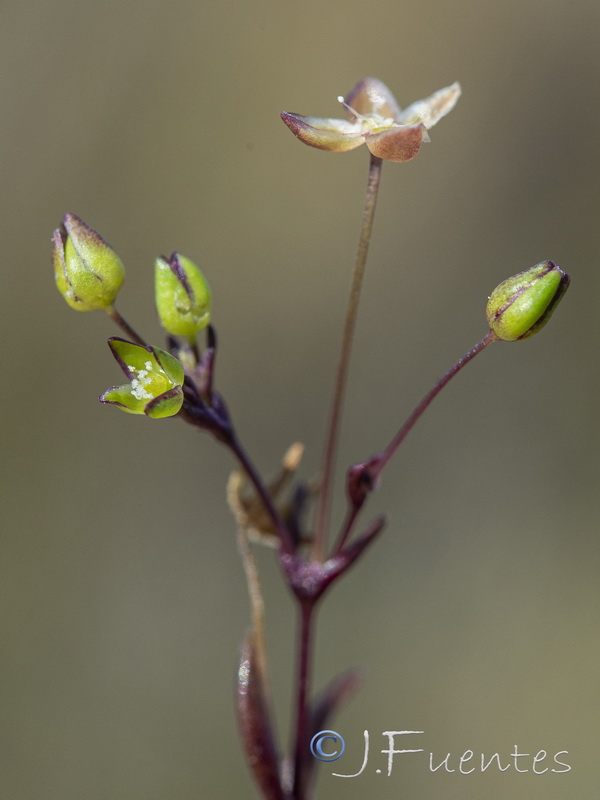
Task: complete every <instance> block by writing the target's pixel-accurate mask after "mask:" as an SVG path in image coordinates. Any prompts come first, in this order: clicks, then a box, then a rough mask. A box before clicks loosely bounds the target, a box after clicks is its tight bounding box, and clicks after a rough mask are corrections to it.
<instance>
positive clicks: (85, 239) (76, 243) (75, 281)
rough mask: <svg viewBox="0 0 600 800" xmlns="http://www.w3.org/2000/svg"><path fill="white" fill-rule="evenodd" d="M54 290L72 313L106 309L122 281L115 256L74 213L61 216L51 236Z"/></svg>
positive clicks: (120, 269)
mask: <svg viewBox="0 0 600 800" xmlns="http://www.w3.org/2000/svg"><path fill="white" fill-rule="evenodd" d="M52 261H53V265H54V278H55V280H56V286H57V287H58V291H59V292H60V293H61V294H62V296H63V297H64V298H65V300H66V301H67V303H68V304H69V305H70V306H71V308H74V309H75V310H76V311H95V310H96V309H109V308H110V307H111V306H112V304H113V303H114V301H115V298H116V296H117V294H118V293H119V289H120V288H121V286H122V285H123V280H124V278H125V268H124V267H123V263H122V262H121V259H120V258H119V256H118V255H117V254H116V253H115V251H114V250H112V248H110V247H109V246H108V244H107V243H106V242H105V241H104V239H103V238H102V237H101V236H100V234H99V233H97V232H96V231H95V230H93V228H90V227H89V226H88V225H86V224H85V222H84V221H83V220H82V219H80V218H79V217H77V216H75V214H65V216H64V218H63V224H62V226H61V227H60V228H58V229H57V230H55V231H54V233H53V234H52Z"/></svg>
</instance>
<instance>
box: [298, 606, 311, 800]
mask: <svg viewBox="0 0 600 800" xmlns="http://www.w3.org/2000/svg"><path fill="white" fill-rule="evenodd" d="M299 603H300V636H299V641H298V656H299V658H298V668H297V670H298V671H297V675H296V679H297V687H296V688H297V693H296V735H295V746H294V785H293V789H292V797H293V799H294V800H307V798H306V795H305V791H306V777H307V770H306V768H305V767H306V760H307V758H310V757H311V756H310V752H309V747H308V745H309V741H308V737H309V734H310V730H309V725H310V722H311V716H312V715H311V711H310V672H311V666H312V641H313V632H314V631H313V620H314V613H315V611H316V604H315V601H314V600H313V599H307V600H306V599H305V600H299Z"/></svg>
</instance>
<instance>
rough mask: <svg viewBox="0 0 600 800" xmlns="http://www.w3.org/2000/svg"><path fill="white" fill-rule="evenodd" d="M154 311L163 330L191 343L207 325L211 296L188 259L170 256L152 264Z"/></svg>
mask: <svg viewBox="0 0 600 800" xmlns="http://www.w3.org/2000/svg"><path fill="white" fill-rule="evenodd" d="M154 274H155V281H154V283H155V292H156V310H157V311H158V316H159V317H160V321H161V324H162V326H163V328H165V330H167V331H168V332H169V333H172V334H173V335H174V336H185V337H186V338H187V339H188V340H189V341H190V342H192V343H193V342H194V340H195V337H196V334H197V333H198V332H199V331H201V330H202V329H203V328H206V326H207V325H208V323H209V322H210V305H211V294H210V288H209V286H208V283H207V282H206V278H205V277H204V275H203V274H202V273H201V272H200V270H199V269H198V267H197V266H196V265H195V264H194V262H193V261H190V259H189V258H186V257H185V256H182V255H181V254H180V253H173V255H172V256H171V258H170V259H168V260H167V259H166V258H163V257H160V258H157V259H156V262H155V273H154Z"/></svg>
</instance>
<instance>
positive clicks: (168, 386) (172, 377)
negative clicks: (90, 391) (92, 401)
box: [99, 336, 184, 419]
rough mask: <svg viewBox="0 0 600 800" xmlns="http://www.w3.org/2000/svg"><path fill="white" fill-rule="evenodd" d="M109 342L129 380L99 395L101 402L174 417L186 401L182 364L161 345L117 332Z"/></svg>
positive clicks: (135, 410) (146, 413) (153, 414)
mask: <svg viewBox="0 0 600 800" xmlns="http://www.w3.org/2000/svg"><path fill="white" fill-rule="evenodd" d="M108 346H109V347H110V349H111V352H112V354H113V356H114V357H115V359H116V360H117V363H118V364H119V366H120V367H121V369H122V370H123V372H124V374H125V376H126V377H127V379H128V380H129V383H127V384H124V385H123V386H113V387H112V388H111V389H108V390H107V391H106V392H104V393H103V394H101V395H100V398H99V400H100V402H101V403H108V404H111V405H115V406H117V408H120V409H121V410H122V411H126V412H127V413H128V414H145V415H146V416H147V417H152V418H153V419H162V418H164V417H173V416H175V414H178V413H179V411H180V410H181V406H182V405H183V380H184V369H183V365H182V364H181V363H180V362H179V361H178V360H177V359H176V358H175V357H174V356H172V355H171V354H170V353H167V352H166V351H165V350H161V349H160V348H159V347H150V346H148V347H143V346H142V345H139V344H134V343H133V342H128V341H127V340H126V339H121V338H119V337H117V336H114V337H112V338H110V339H109V340H108Z"/></svg>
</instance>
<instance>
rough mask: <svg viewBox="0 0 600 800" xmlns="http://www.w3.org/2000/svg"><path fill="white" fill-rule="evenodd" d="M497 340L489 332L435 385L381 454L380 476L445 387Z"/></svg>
mask: <svg viewBox="0 0 600 800" xmlns="http://www.w3.org/2000/svg"><path fill="white" fill-rule="evenodd" d="M496 340H497V336H496V334H495V333H494V332H493V331H488V332H487V333H486V335H485V336H484V337H483V339H482V340H481V341H480V342H477V344H476V345H475V346H474V347H472V348H471V349H470V350H469V352H468V353H465V355H464V356H463V357H462V358H459V360H458V361H457V362H456V364H454V366H452V367H451V368H450V369H449V370H448V372H447V373H446V374H445V375H444V376H443V377H442V378H440V380H439V381H438V382H437V383H436V384H435V386H434V387H433V388H432V389H431V390H430V391H429V392H427V394H426V395H425V397H424V398H423V399H422V400H421V402H420V403H419V404H418V405H417V407H416V408H415V410H414V411H413V412H412V414H411V415H410V416H409V417H408V419H407V420H406V422H405V423H404V425H402V427H401V428H400V430H399V431H398V433H397V434H396V435H395V436H394V438H393V439H392V441H391V442H390V443H389V444H388V446H387V447H386V448H385V450H384V451H383V453H382V454H381V457H380V459H379V461H378V464H377V474H379V472H380V471H381V470H382V469H383V467H385V465H386V464H387V462H388V461H389V460H390V458H391V457H392V456H393V455H394V453H395V452H396V450H397V449H398V448H399V447H400V445H401V444H402V442H403V441H404V439H405V438H406V436H407V435H408V433H409V432H410V431H411V430H412V428H413V427H414V425H415V423H416V422H417V421H418V419H419V418H420V417H421V416H422V414H423V413H424V412H425V411H426V410H427V408H428V407H429V405H430V404H431V402H432V400H434V399H435V398H436V397H437V395H438V394H439V393H440V392H441V391H442V389H443V388H444V386H446V384H447V383H448V382H449V381H450V380H451V379H452V378H453V377H454V376H455V375H456V374H457V373H458V372H460V371H461V369H462V368H463V367H465V366H466V365H467V364H468V363H469V361H472V359H474V358H475V356H476V355H478V353H481V351H482V350H485V348H486V347H487V346H488V345H489V344H491V343H492V342H495V341H496Z"/></svg>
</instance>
